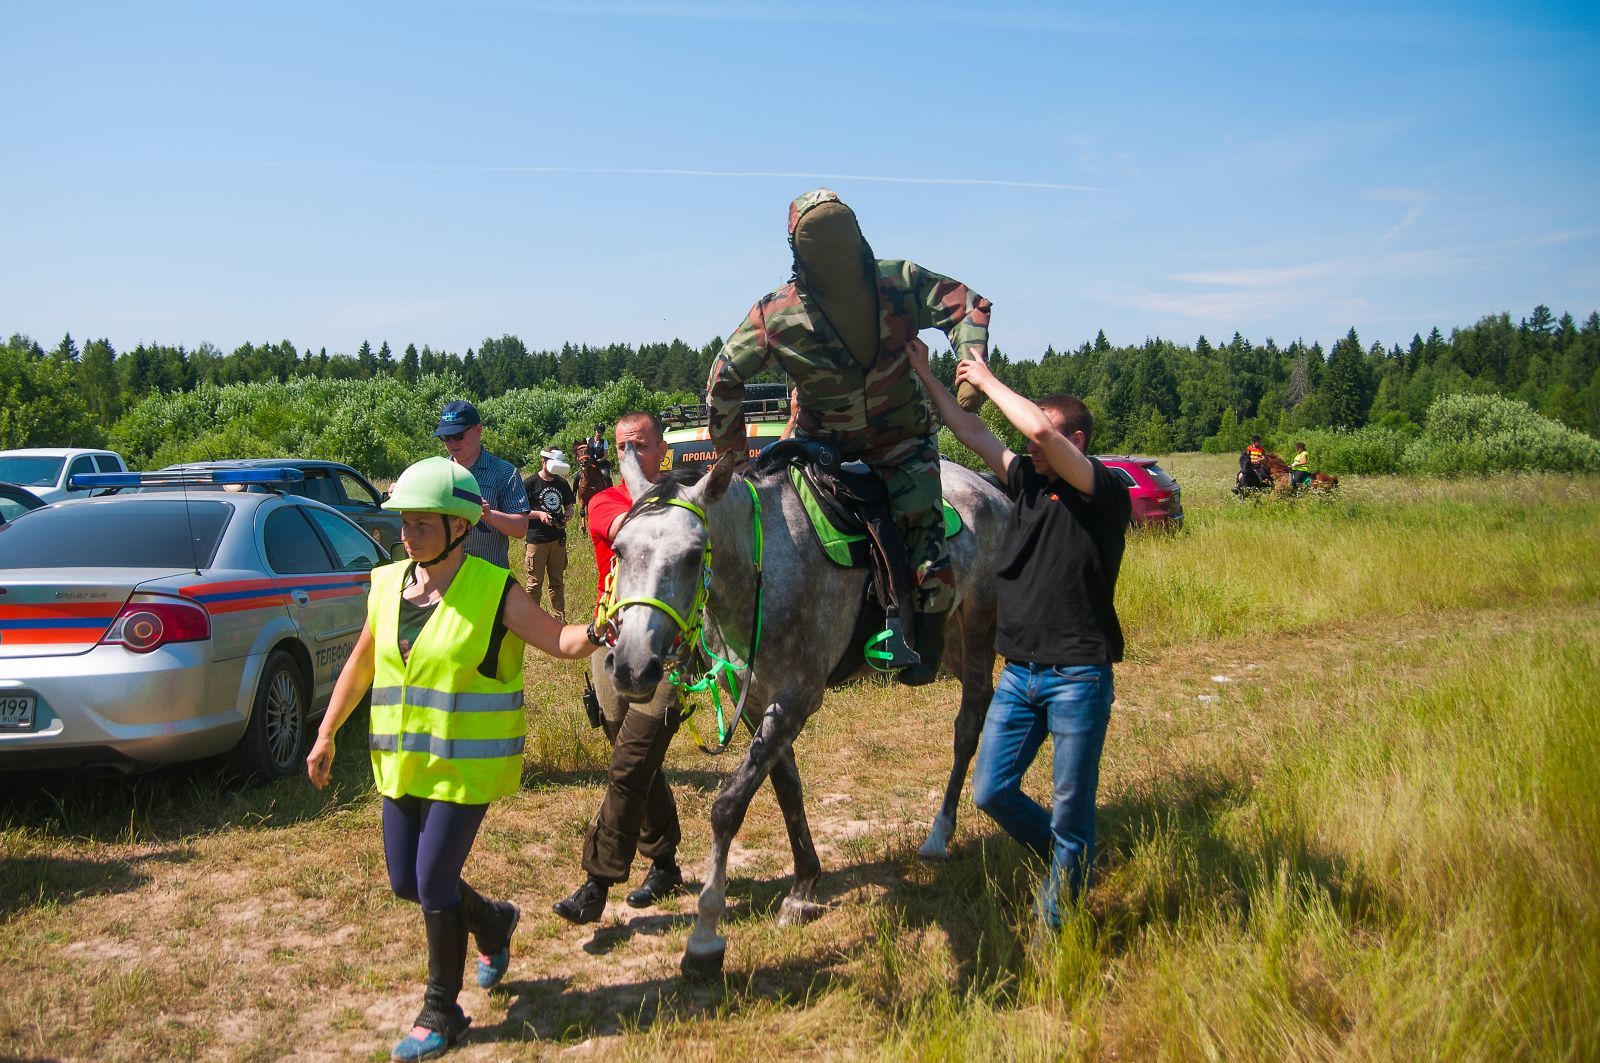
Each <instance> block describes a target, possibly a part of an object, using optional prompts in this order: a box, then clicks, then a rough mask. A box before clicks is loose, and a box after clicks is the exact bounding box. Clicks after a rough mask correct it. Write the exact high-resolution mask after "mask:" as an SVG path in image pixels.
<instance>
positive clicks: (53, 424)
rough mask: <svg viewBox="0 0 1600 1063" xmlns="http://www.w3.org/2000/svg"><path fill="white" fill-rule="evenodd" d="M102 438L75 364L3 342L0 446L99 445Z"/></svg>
mask: <svg viewBox="0 0 1600 1063" xmlns="http://www.w3.org/2000/svg"><path fill="white" fill-rule="evenodd" d="M100 438H101V433H100V427H99V425H97V424H95V423H94V418H93V417H91V416H90V415H89V411H88V408H87V407H86V406H85V405H84V402H83V397H82V393H81V389H80V388H79V386H78V375H77V372H76V367H75V366H73V365H72V364H70V363H62V362H57V361H56V360H55V359H53V358H38V357H35V356H34V355H33V354H32V353H31V352H30V351H29V350H27V349H26V348H23V347H21V346H20V345H16V346H13V345H12V344H5V345H0V450H11V449H13V448H18V447H97V446H99V445H100Z"/></svg>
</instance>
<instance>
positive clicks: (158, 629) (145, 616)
mask: <svg viewBox="0 0 1600 1063" xmlns="http://www.w3.org/2000/svg"><path fill="white" fill-rule="evenodd" d="M210 637H211V614H210V613H207V612H206V611H205V609H204V608H203V607H201V606H200V605H198V604H196V603H195V602H191V601H188V600H186V599H183V598H168V597H165V596H164V595H159V594H135V595H134V596H133V597H132V598H129V599H128V604H127V605H124V606H123V607H122V612H120V613H118V614H117V618H116V619H115V620H113V621H112V622H111V630H109V631H107V632H106V634H105V638H103V639H101V640H100V643H101V645H103V646H126V647H127V648H128V649H130V650H132V651H133V652H134V653H149V652H150V651H151V650H156V649H160V648H161V647H162V646H165V645H167V644H168V643H173V642H199V641H202V640H204V639H208V638H210Z"/></svg>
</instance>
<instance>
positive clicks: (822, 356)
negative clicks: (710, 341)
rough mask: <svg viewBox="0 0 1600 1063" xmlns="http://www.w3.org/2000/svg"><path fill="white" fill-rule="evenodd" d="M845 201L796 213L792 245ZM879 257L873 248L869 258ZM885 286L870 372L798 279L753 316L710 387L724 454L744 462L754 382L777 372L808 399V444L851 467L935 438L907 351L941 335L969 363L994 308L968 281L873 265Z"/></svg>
mask: <svg viewBox="0 0 1600 1063" xmlns="http://www.w3.org/2000/svg"><path fill="white" fill-rule="evenodd" d="M831 199H837V197H836V196H834V195H833V193H831V192H827V191H826V190H820V191H819V192H812V193H808V194H807V195H805V196H802V197H800V199H797V200H796V201H795V203H794V204H793V205H792V206H791V208H790V214H789V232H790V234H791V239H792V237H793V233H794V229H795V226H796V224H798V221H799V218H800V217H801V216H802V215H803V214H804V213H805V212H806V210H809V209H810V208H811V207H813V206H816V205H817V204H819V203H823V202H828V201H830V200H831ZM865 250H866V251H868V252H869V253H870V248H865ZM872 261H873V262H874V263H875V264H876V267H877V283H878V353H877V357H876V358H875V359H874V360H873V362H872V364H871V365H870V366H868V367H867V368H866V369H862V368H861V366H860V365H859V364H858V363H857V362H856V360H855V359H854V358H852V357H851V356H850V352H849V351H848V350H846V348H845V345H844V342H843V341H842V340H840V339H839V335H838V333H836V332H835V331H834V329H833V326H832V325H831V324H830V323H829V322H828V319H827V317H826V316H825V315H824V314H823V313H822V311H821V309H820V308H819V307H818V306H817V304H816V302H815V300H813V299H812V298H811V297H810V296H809V295H808V294H807V293H806V290H805V287H804V284H803V281H802V279H801V278H800V277H799V275H798V274H797V276H796V277H795V278H794V279H792V280H790V282H789V283H788V284H786V285H784V286H783V287H782V288H779V289H778V290H777V291H775V292H772V293H771V294H769V295H767V296H766V297H764V298H763V299H762V300H761V301H760V302H758V303H756V305H755V306H753V307H752V308H751V309H750V313H749V315H748V316H747V317H746V318H745V320H744V323H743V324H741V325H740V326H739V328H738V329H737V330H736V331H735V332H734V334H733V335H732V336H730V337H729V338H728V341H727V343H726V344H725V345H724V346H723V348H722V351H721V352H720V353H719V354H718V355H717V358H716V361H714V362H713V363H712V365H711V376H710V379H709V381H708V382H707V384H706V391H707V400H706V401H707V404H708V405H709V407H710V429H711V440H712V442H713V444H714V445H715V446H716V448H717V452H718V453H726V452H728V451H730V450H734V451H740V452H742V451H743V450H744V447H745V432H744V418H743V416H742V415H741V413H740V408H739V404H740V401H741V400H742V399H743V398H744V382H745V381H746V380H748V379H749V378H750V377H752V376H754V375H756V374H757V373H759V372H761V371H762V370H763V369H766V368H768V367H769V366H771V365H773V364H776V365H777V366H778V367H779V368H781V369H782V370H783V371H784V372H785V373H787V374H788V375H789V378H790V380H792V381H793V382H794V385H795V386H796V387H798V388H799V389H800V420H799V425H798V430H799V432H800V433H801V434H803V435H808V436H812V437H815V438H818V439H823V440H826V441H828V442H830V443H832V444H834V445H835V446H837V447H839V448H840V449H841V450H842V451H844V452H845V456H846V457H850V458H854V457H864V456H870V455H871V454H872V453H873V452H874V451H878V450H881V449H884V448H887V447H890V446H893V445H894V444H896V443H899V442H902V441H904V440H906V439H909V438H915V437H918V436H925V435H928V434H929V433H930V431H931V430H932V422H931V420H930V418H929V414H928V409H927V402H926V396H925V395H924V393H923V390H922V384H921V382H920V381H919V380H917V377H916V374H915V373H913V372H912V371H911V365H910V363H909V362H908V361H907V360H906V356H905V351H904V348H905V345H906V344H907V343H908V342H910V340H911V338H912V337H913V336H915V335H916V334H917V333H918V332H919V331H920V330H922V329H925V328H936V329H939V330H940V331H941V332H943V333H944V334H945V335H946V336H947V337H949V339H950V343H951V345H952V346H953V347H954V348H955V349H956V351H957V352H958V353H959V354H960V355H962V356H965V355H966V353H967V348H968V347H970V346H974V345H975V346H977V347H978V348H979V350H980V351H981V352H982V353H983V354H985V355H986V354H987V353H988V344H989V309H990V304H989V300H987V299H985V298H984V297H983V296H981V295H979V294H978V293H977V292H974V291H972V290H971V289H970V288H968V287H967V286H966V285H964V284H962V283H960V282H959V281H954V280H951V279H950V278H949V277H943V276H940V275H939V274H937V273H934V272H932V271H931V270H926V269H923V268H922V267H921V266H919V265H917V264H916V263H915V262H907V261H905V260H903V259H882V260H879V259H873V260H872Z"/></svg>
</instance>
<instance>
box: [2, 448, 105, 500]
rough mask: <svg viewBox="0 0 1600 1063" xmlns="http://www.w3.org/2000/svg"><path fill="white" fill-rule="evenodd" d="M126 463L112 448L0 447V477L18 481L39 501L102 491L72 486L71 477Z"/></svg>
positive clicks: (100, 492) (4, 479) (7, 481)
mask: <svg viewBox="0 0 1600 1063" xmlns="http://www.w3.org/2000/svg"><path fill="white" fill-rule="evenodd" d="M127 471H128V463H127V462H125V461H123V460H122V455H121V454H118V453H116V452H115V451H112V450H89V449H85V448H81V447H32V448H30V449H28V450H0V481H3V482H5V483H13V484H20V485H22V486H23V487H26V488H27V489H28V490H29V491H32V492H33V493H34V495H35V496H37V497H38V499H39V501H41V502H45V503H49V502H60V501H62V500H63V499H68V498H89V497H90V496H92V495H96V494H103V493H104V492H103V491H98V490H94V489H91V488H87V487H73V486H72V477H74V476H77V475H79V474H80V473H97V472H127Z"/></svg>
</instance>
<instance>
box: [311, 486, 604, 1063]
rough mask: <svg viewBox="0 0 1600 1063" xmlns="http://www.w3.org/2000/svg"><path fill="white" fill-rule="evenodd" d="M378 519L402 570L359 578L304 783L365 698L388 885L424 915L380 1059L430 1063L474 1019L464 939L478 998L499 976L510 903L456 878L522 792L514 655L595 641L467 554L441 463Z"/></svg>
mask: <svg viewBox="0 0 1600 1063" xmlns="http://www.w3.org/2000/svg"><path fill="white" fill-rule="evenodd" d="M383 508H384V509H390V510H399V511H400V517H401V521H402V525H401V531H400V538H401V541H402V542H404V544H405V549H406V553H407V555H408V556H409V558H410V560H408V561H404V562H399V563H396V564H392V565H385V566H383V567H381V568H377V569H374V570H373V572H372V590H371V593H370V594H369V595H368V597H367V622H366V624H365V626H363V627H362V629H361V635H360V637H359V638H358V639H357V640H356V645H355V649H354V650H353V651H352V652H351V654H350V659H349V660H348V661H346V662H345V666H344V670H343V671H342V672H341V673H340V675H339V681H338V683H336V684H335V685H334V689H333V699H332V701H331V702H330V703H329V705H328V711H327V714H326V715H325V716H324V717H323V719H322V726H321V727H320V728H319V729H318V731H317V740H316V744H315V745H314V746H312V749H311V755H310V756H309V757H307V758H306V770H307V773H308V774H309V775H310V776H311V782H312V784H313V785H315V786H317V787H318V788H319V789H320V788H321V787H323V786H326V785H327V784H328V779H329V776H330V775H331V773H332V769H333V755H334V735H335V734H336V733H337V732H338V730H339V727H340V725H341V724H343V723H344V721H345V719H346V718H348V717H349V715H350V713H351V712H352V711H353V710H354V709H355V707H356V703H357V702H359V701H360V700H361V697H362V695H363V694H365V693H366V691H367V689H368V688H369V687H370V688H371V689H372V710H371V713H372V735H371V738H370V741H369V745H370V747H371V753H372V773H373V775H374V776H375V777H376V778H377V783H378V792H379V793H380V794H382V795H383V847H384V855H385V858H386V861H387V864H388V869H389V884H390V886H391V887H392V888H393V889H394V892H395V894H396V895H397V896H399V897H401V898H403V899H405V900H409V901H415V902H417V903H419V904H420V905H421V906H422V919H423V923H424V925H425V927H426V930H427V940H428V984H427V988H426V990H425V991H424V993H423V998H422V999H423V1004H422V1012H421V1013H420V1014H419V1015H418V1016H417V1020H416V1023H415V1024H414V1025H413V1026H412V1028H411V1032H410V1034H409V1035H408V1036H407V1037H406V1038H405V1039H404V1040H402V1041H401V1042H400V1043H399V1044H397V1045H395V1047H394V1050H393V1051H392V1052H391V1053H390V1058H391V1059H395V1060H420V1059H433V1058H434V1057H436V1056H438V1055H441V1054H443V1053H444V1052H445V1051H447V1050H448V1049H449V1048H450V1047H451V1046H452V1045H454V1044H455V1043H456V1041H458V1040H459V1039H460V1038H461V1035H462V1034H463V1033H465V1032H466V1029H467V1025H468V1024H469V1023H470V1022H471V1021H472V1020H471V1019H469V1018H467V1016H466V1015H465V1014H463V1013H462V1011H461V1005H460V1004H458V1003H457V997H458V996H459V995H460V993H461V985H462V981H463V979H464V976H465V968H466V962H467V934H468V932H469V931H471V933H472V935H473V937H475V938H476V940H477V944H478V952H479V957H478V970H477V981H478V985H480V986H483V987H485V988H488V987H489V986H493V985H495V984H496V983H497V982H499V981H500V979H501V978H502V977H504V975H505V972H506V967H507V965H508V964H509V963H510V959H511V935H512V932H513V931H514V930H515V929H516V926H517V920H518V919H519V918H520V916H521V912H520V911H519V910H518V909H517V906H516V905H514V904H511V903H510V902H509V901H492V900H488V899H486V898H484V897H482V896H480V895H479V894H478V892H477V891H476V890H474V889H473V888H472V887H471V886H469V885H467V884H466V883H465V882H464V881H462V879H461V869H462V868H463V867H464V866H465V864H466V861H467V854H468V853H469V852H470V851H471V849H472V843H473V840H474V839H475V838H476V837H477V833H478V827H479V826H480V825H481V824H482V823H483V817H484V813H485V812H486V811H487V810H488V808H489V802H490V801H493V800H494V799H495V798H497V797H504V796H505V795H507V794H510V793H513V792H515V791H516V789H517V788H518V786H519V785H520V783H521V780H522V749H523V743H524V741H525V738H526V731H527V725H526V723H525V721H524V718H523V712H522V655H523V645H524V643H529V644H532V645H534V646H537V647H538V648H539V649H541V650H544V651H545V652H546V653H549V654H551V655H552V656H555V657H566V658H579V657H587V656H588V655H589V654H591V653H593V652H594V650H595V647H596V646H597V645H599V639H598V638H597V637H596V636H595V632H594V629H593V627H592V626H590V627H589V628H587V629H586V628H585V627H584V626H583V625H581V624H569V625H566V626H562V625H561V623H560V622H559V621H557V620H555V619H554V618H553V617H551V616H550V615H549V614H548V613H546V612H544V611H543V610H541V609H540V608H539V607H538V605H536V604H535V603H534V602H533V600H532V599H531V598H529V597H528V595H527V592H526V591H524V590H523V589H522V587H521V586H519V585H518V583H517V581H516V580H515V579H514V578H513V577H512V575H511V573H510V572H508V571H507V570H505V569H503V568H500V567H499V566H498V565H493V564H490V563H489V562H487V561H484V560H482V559H481V558H477V557H468V556H467V554H466V547H465V545H464V544H465V542H466V537H467V532H468V531H469V530H470V529H471V528H472V526H473V524H474V523H476V522H477V520H478V519H479V518H480V517H481V516H482V513H483V500H482V499H481V498H480V497H479V493H478V484H477V481H476V480H474V479H473V476H472V474H471V473H470V472H468V471H467V470H466V469H465V468H463V467H462V466H460V465H457V464H456V463H455V462H453V461H451V460H450V459H449V458H444V457H435V458H427V459H425V460H423V461H419V462H417V463H416V464H415V465H412V466H411V467H410V468H408V469H406V470H405V472H403V473H401V474H400V479H399V480H397V481H395V485H394V490H393V492H392V493H391V494H390V496H389V499H388V501H386V502H384V504H383Z"/></svg>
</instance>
